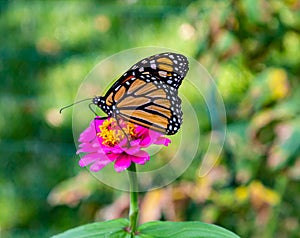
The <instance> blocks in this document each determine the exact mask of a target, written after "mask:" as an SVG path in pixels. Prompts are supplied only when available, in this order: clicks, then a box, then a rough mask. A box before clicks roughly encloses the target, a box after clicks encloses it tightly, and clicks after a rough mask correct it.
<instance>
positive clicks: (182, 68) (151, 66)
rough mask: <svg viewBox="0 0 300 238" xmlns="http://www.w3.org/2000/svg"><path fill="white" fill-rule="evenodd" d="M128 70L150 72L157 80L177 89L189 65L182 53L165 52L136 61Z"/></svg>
mask: <svg viewBox="0 0 300 238" xmlns="http://www.w3.org/2000/svg"><path fill="white" fill-rule="evenodd" d="M130 70H137V71H139V72H141V73H150V74H152V75H155V76H156V77H157V79H158V80H161V81H163V82H164V83H166V84H168V85H169V86H171V87H173V88H176V89H178V88H179V86H180V84H181V82H182V80H183V79H184V77H185V76H186V74H187V72H188V70H189V66H188V60H187V58H186V57H185V56H184V55H181V54H176V53H173V52H165V53H161V54H157V55H153V56H150V57H148V58H145V59H143V60H141V61H139V62H137V63H136V64H135V65H133V66H132V67H131V68H130V69H129V71H130Z"/></svg>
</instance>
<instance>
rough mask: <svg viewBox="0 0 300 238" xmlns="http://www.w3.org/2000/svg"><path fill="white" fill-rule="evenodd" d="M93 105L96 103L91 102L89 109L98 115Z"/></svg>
mask: <svg viewBox="0 0 300 238" xmlns="http://www.w3.org/2000/svg"><path fill="white" fill-rule="evenodd" d="M92 105H94V103H90V104H89V109H90V110H91V111H92V112H93V113H94V114H95V116H98V115H97V113H96V111H94V109H93V108H92Z"/></svg>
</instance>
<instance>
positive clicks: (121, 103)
mask: <svg viewBox="0 0 300 238" xmlns="http://www.w3.org/2000/svg"><path fill="white" fill-rule="evenodd" d="M174 70H175V71H174ZM187 71H188V61H187V59H186V57H185V56H183V55H179V54H175V53H162V54H158V55H154V56H151V57H148V58H145V59H143V60H141V61H139V62H138V63H136V64H135V65H134V66H132V67H131V68H130V69H129V70H128V71H127V72H126V73H124V74H123V75H122V76H121V77H120V78H119V79H118V80H117V81H116V82H115V83H114V84H113V86H112V87H111V88H110V89H109V90H108V91H107V93H106V94H105V96H104V97H96V98H95V99H94V103H95V104H96V105H98V106H99V107H100V108H101V109H102V110H103V111H104V112H106V113H107V114H108V116H112V117H114V118H116V119H120V118H122V119H124V120H126V121H130V122H132V123H135V124H138V125H140V126H143V127H146V128H149V129H152V130H155V131H159V132H161V133H164V134H167V135H172V134H175V133H176V132H177V131H178V130H179V128H180V125H181V123H182V111H181V100H180V98H179V97H178V92H177V89H178V87H179V86H180V84H181V82H182V80H183V78H184V77H185V75H186V73H187Z"/></svg>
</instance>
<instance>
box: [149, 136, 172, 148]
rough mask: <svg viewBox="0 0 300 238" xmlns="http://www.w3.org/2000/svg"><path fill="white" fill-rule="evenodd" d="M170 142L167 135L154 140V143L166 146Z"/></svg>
mask: <svg viewBox="0 0 300 238" xmlns="http://www.w3.org/2000/svg"><path fill="white" fill-rule="evenodd" d="M170 143H171V140H170V139H169V138H166V137H159V138H158V139H157V140H156V141H154V142H153V144H156V145H164V146H168V145H169V144H170Z"/></svg>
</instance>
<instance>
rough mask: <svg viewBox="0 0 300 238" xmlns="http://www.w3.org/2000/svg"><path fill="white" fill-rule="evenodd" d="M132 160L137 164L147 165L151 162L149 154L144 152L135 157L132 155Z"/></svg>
mask: <svg viewBox="0 0 300 238" xmlns="http://www.w3.org/2000/svg"><path fill="white" fill-rule="evenodd" d="M130 158H131V161H132V162H134V163H137V164H145V163H146V162H147V161H148V160H150V156H149V154H148V153H147V152H146V151H143V150H141V151H140V152H139V153H137V154H135V155H132V156H131V157H130Z"/></svg>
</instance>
